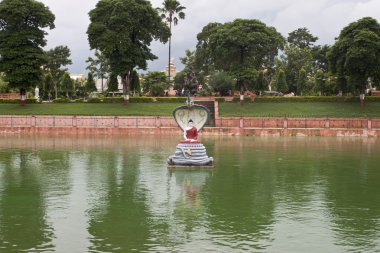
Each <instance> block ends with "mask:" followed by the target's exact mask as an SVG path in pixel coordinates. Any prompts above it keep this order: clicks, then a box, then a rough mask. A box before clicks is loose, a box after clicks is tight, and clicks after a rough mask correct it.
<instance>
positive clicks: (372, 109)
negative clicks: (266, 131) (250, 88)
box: [219, 102, 380, 118]
mask: <svg viewBox="0 0 380 253" xmlns="http://www.w3.org/2000/svg"><path fill="white" fill-rule="evenodd" d="M219 113H220V116H222V117H236V116H244V117H329V118H357V117H359V118H380V103H378V102H367V103H366V104H365V106H364V107H361V106H360V104H359V103H358V102H355V103H354V102H307V103H300V102H287V103H256V102H254V103H246V104H244V105H243V106H241V105H240V104H238V103H220V104H219Z"/></svg>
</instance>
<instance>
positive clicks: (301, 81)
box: [297, 68, 308, 96]
mask: <svg viewBox="0 0 380 253" xmlns="http://www.w3.org/2000/svg"><path fill="white" fill-rule="evenodd" d="M307 91H308V87H307V74H306V70H305V69H304V68H301V69H300V71H299V72H298V77H297V92H298V94H299V95H301V96H302V95H304V94H305V92H307Z"/></svg>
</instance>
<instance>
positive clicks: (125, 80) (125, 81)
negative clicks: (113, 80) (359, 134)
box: [121, 71, 132, 105]
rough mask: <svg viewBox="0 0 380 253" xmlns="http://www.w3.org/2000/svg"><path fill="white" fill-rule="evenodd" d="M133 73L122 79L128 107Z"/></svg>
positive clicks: (125, 102)
mask: <svg viewBox="0 0 380 253" xmlns="http://www.w3.org/2000/svg"><path fill="white" fill-rule="evenodd" d="M130 73H132V71H130V72H128V73H126V74H125V75H124V76H123V78H122V79H121V81H122V83H123V95H124V105H128V103H129V90H130V82H131V74H130Z"/></svg>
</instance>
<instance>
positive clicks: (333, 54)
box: [327, 17, 380, 94]
mask: <svg viewBox="0 0 380 253" xmlns="http://www.w3.org/2000/svg"><path fill="white" fill-rule="evenodd" d="M327 56H328V59H329V61H330V63H331V70H332V72H333V73H334V74H337V76H338V79H340V80H339V82H338V83H339V84H343V85H345V87H343V88H346V90H348V91H351V92H360V93H362V94H364V91H365V89H366V85H367V80H368V78H373V79H377V78H378V77H379V76H380V24H379V23H378V22H377V20H376V19H374V18H371V17H366V18H362V19H359V20H358V21H356V22H353V23H351V24H349V25H348V26H346V27H345V28H343V29H342V31H341V32H340V35H339V37H338V38H337V40H336V42H335V44H334V45H333V46H332V48H331V49H330V50H329V52H328V54H327ZM342 79H345V81H342Z"/></svg>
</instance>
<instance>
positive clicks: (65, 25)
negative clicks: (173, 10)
mask: <svg viewBox="0 0 380 253" xmlns="http://www.w3.org/2000/svg"><path fill="white" fill-rule="evenodd" d="M40 1H41V2H43V3H44V4H45V5H47V6H48V7H49V8H50V10H51V11H52V12H53V13H54V15H55V17H56V20H55V27H56V28H55V29H54V30H51V31H49V35H48V36H47V41H48V45H47V47H46V49H50V48H53V47H56V46H59V45H66V46H68V47H69V48H70V50H71V59H72V61H73V64H72V65H71V66H68V68H69V71H70V72H71V73H76V74H79V73H85V72H86V70H85V69H86V62H85V61H86V59H87V58H88V57H89V56H91V55H92V54H93V52H91V51H90V48H89V45H88V41H87V34H86V31H87V27H88V25H89V17H88V12H89V11H90V10H92V9H93V8H95V5H96V3H97V2H98V0H40ZM162 2H163V0H152V1H151V3H152V6H153V7H160V6H161V4H162ZM179 2H180V3H181V5H183V6H185V7H186V10H185V14H186V19H185V20H180V21H179V23H178V25H177V26H175V27H174V28H173V30H172V34H173V35H172V58H174V63H175V64H176V66H177V68H179V69H182V67H183V66H181V64H180V60H179V58H180V57H183V56H184V53H185V50H186V49H191V50H193V49H194V48H195V45H196V43H197V40H196V35H197V34H198V33H199V32H200V31H201V30H202V28H203V27H204V26H205V25H207V24H208V23H210V22H220V23H224V22H230V21H233V20H234V19H236V18H244V19H259V20H261V21H262V22H264V23H265V24H267V25H268V26H273V27H275V28H276V29H277V31H279V32H280V33H281V34H282V35H283V36H284V37H287V35H288V33H289V32H292V31H294V30H296V29H297V28H300V27H306V28H308V29H309V31H310V32H311V33H312V34H313V35H314V36H317V37H318V38H319V40H318V41H317V44H329V45H331V44H333V43H334V38H335V37H337V36H338V35H339V32H340V31H341V29H342V28H343V27H345V26H346V25H348V24H349V23H351V22H353V21H356V20H358V19H360V18H362V17H367V16H370V17H373V18H376V19H377V20H378V21H380V0H265V1H262V0H179ZM151 49H152V52H153V53H154V54H155V55H157V56H158V59H157V60H155V61H153V62H150V63H149V65H148V68H149V69H148V70H159V71H160V70H163V69H164V68H165V66H166V65H167V58H168V45H167V44H165V45H163V44H160V43H157V42H154V43H152V45H151Z"/></svg>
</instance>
